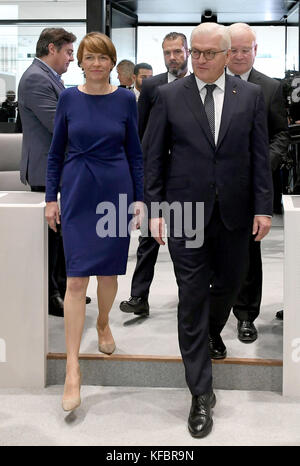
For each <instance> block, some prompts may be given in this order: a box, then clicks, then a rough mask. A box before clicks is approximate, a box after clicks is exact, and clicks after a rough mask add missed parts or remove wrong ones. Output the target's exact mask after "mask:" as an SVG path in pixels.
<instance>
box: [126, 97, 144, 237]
mask: <svg viewBox="0 0 300 466" xmlns="http://www.w3.org/2000/svg"><path fill="white" fill-rule="evenodd" d="M125 151H126V155H127V159H128V163H129V167H130V172H131V176H132V180H133V188H134V201H135V203H134V214H133V215H134V219H133V227H134V228H136V229H138V228H140V227H141V224H142V221H143V217H144V204H143V199H144V162H143V154H142V148H141V143H140V138H139V135H138V125H137V105H136V101H135V96H134V95H132V98H131V99H130V101H129V112H128V119H127V127H126V140H125Z"/></svg>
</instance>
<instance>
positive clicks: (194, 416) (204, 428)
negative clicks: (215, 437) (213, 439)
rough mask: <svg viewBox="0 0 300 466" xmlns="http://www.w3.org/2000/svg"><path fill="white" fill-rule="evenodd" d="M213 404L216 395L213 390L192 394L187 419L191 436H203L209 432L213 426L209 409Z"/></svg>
mask: <svg viewBox="0 0 300 466" xmlns="http://www.w3.org/2000/svg"><path fill="white" fill-rule="evenodd" d="M215 404H216V396H215V394H214V392H213V391H211V392H209V393H205V394H203V395H193V398H192V406H191V410H190V415H189V419H188V429H189V432H190V434H191V435H192V437H196V438H203V437H206V435H208V434H209V433H210V431H211V429H212V426H213V419H212V413H211V410H212V408H213V407H214V406H215Z"/></svg>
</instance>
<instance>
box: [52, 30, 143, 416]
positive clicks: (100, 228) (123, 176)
mask: <svg viewBox="0 0 300 466" xmlns="http://www.w3.org/2000/svg"><path fill="white" fill-rule="evenodd" d="M77 59H78V64H79V66H80V67H81V68H82V70H83V72H84V74H85V78H86V82H85V84H83V85H80V86H78V87H72V88H69V89H66V90H65V91H63V92H62V93H61V95H60V98H59V101H58V105H57V110H56V117H55V129H54V134H53V139H52V144H51V148H50V152H49V155H48V170H47V184H46V218H47V221H48V223H49V226H50V227H51V228H52V229H54V230H55V231H56V224H57V223H60V213H59V207H58V204H57V193H58V191H59V188H60V183H61V224H62V234H63V242H64V250H65V258H66V269H67V291H66V295H65V300H64V318H65V335H66V349H67V365H66V380H65V387H64V395H63V402H62V404H63V409H64V410H65V411H71V410H73V409H75V408H76V407H77V406H79V405H80V402H81V401H80V367H79V361H78V356H79V348H80V341H81V337H82V332H83V327H84V319H85V297H86V289H87V286H88V282H89V277H90V276H93V275H94V276H97V280H98V289H97V297H98V308H99V315H98V319H97V331H98V346H99V351H102V352H103V353H107V354H111V353H113V351H114V350H115V342H114V339H113V336H112V333H111V330H110V327H109V312H110V310H111V307H112V305H113V302H114V299H115V296H116V293H117V275H122V274H125V273H126V265H127V258H128V248H129V240H130V225H129V224H130V223H131V224H133V227H134V228H139V226H140V223H141V217H142V213H143V204H142V201H143V158H142V152H141V147H140V141H139V137H138V131H137V108H136V102H135V96H134V94H133V93H132V92H130V91H128V90H127V89H123V88H117V87H116V86H112V85H111V84H110V82H109V78H110V72H111V70H112V69H113V67H114V66H115V64H116V60H117V57H116V50H115V47H114V45H113V43H112V42H111V40H110V39H109V38H108V37H107V36H105V35H104V34H101V33H98V32H91V33H89V34H87V35H86V36H85V37H84V38H83V39H82V41H81V43H80V45H79V48H78V53H77ZM65 154H66V156H65ZM129 206H131V207H130V208H129ZM128 211H130V212H131V215H130V213H129V212H128ZM132 213H133V221H132V222H130V220H131V219H132Z"/></svg>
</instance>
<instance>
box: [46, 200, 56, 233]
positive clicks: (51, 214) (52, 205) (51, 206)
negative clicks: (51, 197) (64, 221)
mask: <svg viewBox="0 0 300 466" xmlns="http://www.w3.org/2000/svg"><path fill="white" fill-rule="evenodd" d="M45 217H46V219H47V222H48V225H49V227H50V228H51V230H53V231H55V233H57V228H56V224H59V223H60V218H59V208H58V204H57V202H47V203H46V211H45Z"/></svg>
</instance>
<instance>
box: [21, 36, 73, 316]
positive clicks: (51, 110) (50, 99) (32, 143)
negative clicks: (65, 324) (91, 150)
mask: <svg viewBox="0 0 300 466" xmlns="http://www.w3.org/2000/svg"><path fill="white" fill-rule="evenodd" d="M75 40H76V37H75V36H74V34H72V33H71V32H67V31H65V30H64V29H61V28H46V29H44V30H43V31H42V33H41V35H40V37H39V40H38V42H37V45H36V58H35V59H34V60H33V62H32V64H31V65H30V66H29V68H27V70H26V71H25V72H24V74H23V76H22V77H21V80H20V83H19V88H18V105H19V112H20V117H21V121H22V126H23V143H22V159H21V167H20V175H21V181H22V183H24V184H26V183H28V184H29V185H30V187H31V190H32V191H37V192H45V182H46V167H47V156H48V152H49V148H50V144H51V139H52V134H53V129H54V116H55V111H56V105H57V101H58V97H59V95H60V93H61V92H62V91H63V90H64V85H63V82H62V81H61V75H62V74H63V73H65V72H66V71H67V70H68V66H69V64H70V62H71V61H73V60H74V57H73V42H75ZM48 231H49V242H48V252H49V313H50V314H52V315H57V316H63V297H64V292H65V289H66V272H65V263H64V252H63V244H62V236H61V233H60V232H58V233H55V232H54V231H53V230H51V229H49V230H48Z"/></svg>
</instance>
